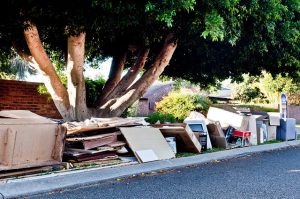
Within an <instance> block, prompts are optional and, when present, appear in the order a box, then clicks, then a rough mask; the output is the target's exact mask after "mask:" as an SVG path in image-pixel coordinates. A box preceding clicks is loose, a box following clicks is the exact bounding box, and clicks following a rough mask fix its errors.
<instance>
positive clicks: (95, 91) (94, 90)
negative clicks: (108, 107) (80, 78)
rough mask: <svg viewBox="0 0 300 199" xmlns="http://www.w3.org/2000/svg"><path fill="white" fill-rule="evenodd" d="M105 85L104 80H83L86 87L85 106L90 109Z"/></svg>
mask: <svg viewBox="0 0 300 199" xmlns="http://www.w3.org/2000/svg"><path fill="white" fill-rule="evenodd" d="M104 84H105V80H104V79H102V78H100V79H98V80H91V79H85V87H86V105H87V106H88V107H92V106H93V105H94V104H95V102H96V100H97V99H98V97H99V96H100V95H101V92H99V91H101V90H102V88H103V86H104Z"/></svg>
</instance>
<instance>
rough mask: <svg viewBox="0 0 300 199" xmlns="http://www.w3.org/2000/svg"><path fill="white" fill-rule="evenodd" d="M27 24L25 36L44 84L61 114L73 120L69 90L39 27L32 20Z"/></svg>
mask: <svg viewBox="0 0 300 199" xmlns="http://www.w3.org/2000/svg"><path fill="white" fill-rule="evenodd" d="M26 25H28V27H27V28H26V29H25V30H24V36H25V39H26V42H27V45H28V48H29V50H30V53H31V55H32V57H33V58H34V60H35V61H36V63H37V65H38V70H39V71H40V72H41V73H42V74H43V75H44V84H45V86H46V88H47V90H48V92H49V93H50V95H51V97H52V99H53V101H54V103H55V105H56V107H57V109H58V111H59V112H60V114H61V116H62V117H63V118H64V119H66V120H73V119H74V118H73V115H72V114H71V111H70V108H71V106H70V103H69V96H68V93H67V90H66V88H65V87H64V85H63V84H62V82H61V80H60V79H59V77H58V75H57V73H56V71H55V69H54V66H53V64H52V63H51V61H50V59H49V57H48V56H47V54H46V52H45V50H44V48H43V45H42V42H41V40H40V37H39V33H38V30H37V27H36V26H35V25H34V24H32V23H30V22H28V23H27V24H26Z"/></svg>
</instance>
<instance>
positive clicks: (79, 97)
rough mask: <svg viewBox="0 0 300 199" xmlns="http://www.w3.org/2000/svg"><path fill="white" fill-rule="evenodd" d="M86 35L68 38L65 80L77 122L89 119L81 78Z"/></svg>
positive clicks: (84, 89) (82, 78)
mask: <svg viewBox="0 0 300 199" xmlns="http://www.w3.org/2000/svg"><path fill="white" fill-rule="evenodd" d="M85 36H86V33H80V34H79V35H77V36H69V37H68V60H67V78H68V94H69V99H70V105H71V110H72V114H73V115H74V118H75V119H76V120H78V121H82V120H85V119H86V118H89V117H90V112H89V110H88V108H87V106H86V88H85V81H84V76H83V65H84V46H85Z"/></svg>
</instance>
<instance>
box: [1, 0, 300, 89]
mask: <svg viewBox="0 0 300 199" xmlns="http://www.w3.org/2000/svg"><path fill="white" fill-rule="evenodd" d="M299 4H300V3H299V0H286V1H280V0H265V1H257V0H252V1H240V0H224V1H220V0H210V1H200V0H185V1H182V0H172V1H156V0H147V1H128V0H123V1H111V0H101V1H100V0H91V1H86V0H77V1H68V0H67V1H56V0H54V1H49V0H45V1H43V2H41V1H37V0H22V1H21V0H16V1H10V0H3V1H2V2H1V8H0V43H1V45H0V63H1V66H0V71H2V72H7V71H5V70H6V69H7V60H8V59H10V58H11V56H12V54H13V53H14V52H13V50H12V49H13V48H18V49H19V50H20V51H21V52H22V53H25V54H30V52H29V50H28V47H27V45H26V41H25V40H24V34H23V30H24V29H25V28H26V26H25V25H24V24H25V23H24V22H26V21H31V22H33V23H34V24H36V25H37V28H38V31H39V36H40V38H41V40H42V42H43V45H44V47H45V49H46V51H47V54H48V55H49V56H50V57H51V59H52V60H54V61H55V65H56V67H58V68H60V67H61V66H62V62H64V61H65V59H66V57H65V56H66V54H67V48H66V46H67V45H66V42H67V36H69V35H76V34H78V33H79V32H82V31H85V32H86V33H87V34H86V35H87V38H86V46H85V47H86V48H85V49H86V55H85V57H86V58H87V59H88V60H89V61H92V62H93V63H92V65H93V66H95V65H98V64H99V63H100V62H101V60H105V59H107V58H108V57H113V56H115V55H118V54H119V53H120V51H123V50H124V49H128V46H134V47H136V48H139V47H140V48H144V47H150V48H151V50H150V54H149V58H148V59H147V60H148V62H150V61H152V60H153V59H154V57H156V55H157V54H158V53H159V51H160V47H161V46H162V42H163V41H164V40H163V39H164V38H165V36H166V35H167V34H169V33H172V34H173V35H174V36H175V37H174V38H175V39H176V41H177V43H178V45H177V49H176V51H175V54H174V55H173V58H172V60H171V63H170V66H171V67H167V69H166V70H165V71H164V75H167V76H169V77H174V78H183V79H186V80H189V81H191V82H195V83H197V84H201V85H202V86H204V87H205V86H207V85H209V84H214V83H216V82H217V80H223V79H226V78H228V77H232V78H234V79H238V78H240V77H241V75H242V74H244V73H248V72H249V73H250V74H251V75H259V74H260V72H261V70H263V69H266V70H267V71H270V72H272V74H278V73H280V72H288V73H289V74H290V75H291V76H294V77H296V76H299V75H300V73H299V72H298V71H299V66H300V60H299V54H300V48H299V46H300V43H299V42H300V39H299V38H300V23H299V11H300V9H299V8H300V6H299ZM79 8H80V9H79ZM12 47H13V48H12ZM138 50H139V49H137V51H138ZM128 56H129V57H134V56H135V55H134V54H131V53H129V54H128ZM128 60H129V59H128ZM128 64H130V63H126V67H127V66H128ZM149 65H151V64H149ZM149 65H148V63H147V64H146V67H145V69H147V67H149ZM295 71H296V72H295ZM253 92H255V91H254V90H253V91H251V92H250V93H253Z"/></svg>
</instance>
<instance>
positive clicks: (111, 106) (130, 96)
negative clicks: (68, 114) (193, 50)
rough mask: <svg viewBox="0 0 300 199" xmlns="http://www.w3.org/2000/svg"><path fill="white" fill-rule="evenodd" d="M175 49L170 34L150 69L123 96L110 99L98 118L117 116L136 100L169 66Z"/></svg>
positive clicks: (174, 43)
mask: <svg viewBox="0 0 300 199" xmlns="http://www.w3.org/2000/svg"><path fill="white" fill-rule="evenodd" d="M176 47H177V41H176V39H175V38H174V36H173V35H172V34H169V35H168V36H167V37H166V39H165V42H164V45H163V47H162V49H161V51H160V53H159V54H158V55H157V57H156V58H155V60H154V62H153V63H152V65H151V67H150V68H149V69H148V70H147V71H146V72H145V73H144V75H143V76H142V77H141V78H140V79H139V80H137V81H136V82H135V83H134V84H133V85H132V86H131V87H130V88H128V89H127V90H126V93H125V94H124V95H122V96H121V97H117V98H113V99H110V100H109V101H108V102H107V103H106V104H104V105H103V106H101V108H100V110H99V112H98V116H100V117H111V116H119V115H121V114H122V113H123V111H124V110H125V109H126V108H127V107H128V106H129V105H131V104H132V103H134V102H135V101H136V100H138V99H139V98H140V97H141V96H142V95H143V94H144V93H145V92H146V91H147V89H148V88H149V87H150V86H151V84H153V83H154V81H155V80H157V79H158V77H159V75H160V74H161V73H162V72H163V71H164V69H165V67H166V66H167V65H168V64H169V62H170V60H171V58H172V55H173V53H174V51H175V50H176Z"/></svg>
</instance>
